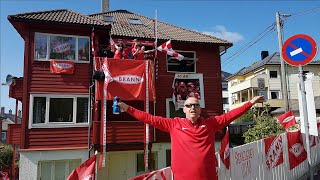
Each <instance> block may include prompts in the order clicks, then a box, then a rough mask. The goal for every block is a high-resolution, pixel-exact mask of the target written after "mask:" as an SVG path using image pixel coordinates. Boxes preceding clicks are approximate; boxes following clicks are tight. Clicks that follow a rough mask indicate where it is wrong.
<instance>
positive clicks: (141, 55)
mask: <svg viewBox="0 0 320 180" xmlns="http://www.w3.org/2000/svg"><path fill="white" fill-rule="evenodd" d="M136 60H145V58H144V53H143V50H139V52H138V53H137V57H136Z"/></svg>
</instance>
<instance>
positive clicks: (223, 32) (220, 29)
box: [202, 25, 244, 43]
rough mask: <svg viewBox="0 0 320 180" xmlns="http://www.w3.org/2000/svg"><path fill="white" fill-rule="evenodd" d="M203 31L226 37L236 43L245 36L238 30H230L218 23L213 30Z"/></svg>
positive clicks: (218, 36) (222, 37)
mask: <svg viewBox="0 0 320 180" xmlns="http://www.w3.org/2000/svg"><path fill="white" fill-rule="evenodd" d="M202 33H204V34H207V35H211V36H214V37H217V38H221V39H225V40H228V41H231V42H233V43H236V42H238V41H241V40H244V37H243V36H242V35H241V34H239V33H237V32H229V31H227V29H226V27H224V26H222V25H217V26H215V27H214V28H213V31H202Z"/></svg>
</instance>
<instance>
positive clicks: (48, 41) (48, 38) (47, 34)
mask: <svg viewBox="0 0 320 180" xmlns="http://www.w3.org/2000/svg"><path fill="white" fill-rule="evenodd" d="M36 34H40V35H46V36H47V57H46V58H45V59H44V58H36V57H35V56H34V57H33V58H34V60H35V61H50V60H51V59H50V58H49V57H50V36H62V37H73V38H76V47H75V49H76V51H75V60H68V59H54V60H64V61H71V62H75V63H85V64H88V63H90V59H91V58H90V56H91V53H90V52H91V51H90V49H91V43H90V42H91V41H90V37H88V36H75V35H66V34H51V33H40V32H36V33H35V34H34V50H33V52H34V55H35V54H36V46H35V41H36ZM79 38H86V39H88V40H89V47H88V48H89V49H88V50H89V52H88V53H89V61H79V54H78V40H79Z"/></svg>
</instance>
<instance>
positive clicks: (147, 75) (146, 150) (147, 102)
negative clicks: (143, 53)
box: [145, 61, 150, 171]
mask: <svg viewBox="0 0 320 180" xmlns="http://www.w3.org/2000/svg"><path fill="white" fill-rule="evenodd" d="M145 66H146V73H145V75H146V104H145V105H146V112H147V113H149V73H148V72H149V61H146V64H145ZM145 128H146V129H145V131H146V134H145V136H146V144H145V171H148V170H149V158H148V157H149V142H150V139H149V134H150V133H149V124H146V127H145Z"/></svg>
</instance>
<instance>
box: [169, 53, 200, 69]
mask: <svg viewBox="0 0 320 180" xmlns="http://www.w3.org/2000/svg"><path fill="white" fill-rule="evenodd" d="M176 52H177V53H179V54H181V55H183V56H184V59H183V60H181V61H179V60H178V59H176V58H175V57H172V56H169V55H167V71H168V72H196V53H195V52H194V51H176Z"/></svg>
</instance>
